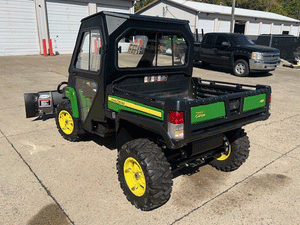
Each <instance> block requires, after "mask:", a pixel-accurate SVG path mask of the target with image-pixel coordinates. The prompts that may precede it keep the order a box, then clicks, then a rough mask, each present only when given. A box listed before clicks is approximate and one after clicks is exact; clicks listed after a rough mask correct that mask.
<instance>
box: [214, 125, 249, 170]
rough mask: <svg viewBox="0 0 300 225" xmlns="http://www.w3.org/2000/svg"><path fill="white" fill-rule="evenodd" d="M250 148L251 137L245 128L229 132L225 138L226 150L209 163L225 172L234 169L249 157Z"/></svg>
mask: <svg viewBox="0 0 300 225" xmlns="http://www.w3.org/2000/svg"><path fill="white" fill-rule="evenodd" d="M249 148H250V142H249V138H248V137H247V134H246V132H245V131H244V130H243V129H237V130H234V131H231V132H228V133H226V138H224V151H223V152H222V153H220V154H218V155H216V156H215V159H213V160H212V161H211V162H210V163H209V164H210V165H211V166H213V167H215V168H216V169H218V170H221V171H224V172H230V171H234V170H236V169H238V168H239V167H240V166H241V165H242V164H243V163H244V162H245V161H246V159H247V158H248V156H249Z"/></svg>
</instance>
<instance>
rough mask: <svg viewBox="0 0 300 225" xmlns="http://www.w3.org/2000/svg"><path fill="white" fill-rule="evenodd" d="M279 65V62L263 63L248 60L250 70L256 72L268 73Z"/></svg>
mask: <svg viewBox="0 0 300 225" xmlns="http://www.w3.org/2000/svg"><path fill="white" fill-rule="evenodd" d="M279 64H280V60H278V61H275V62H264V61H259V60H255V59H250V60H249V67H250V70H254V71H255V70H256V71H270V70H275V69H276V68H277V67H278V66H279Z"/></svg>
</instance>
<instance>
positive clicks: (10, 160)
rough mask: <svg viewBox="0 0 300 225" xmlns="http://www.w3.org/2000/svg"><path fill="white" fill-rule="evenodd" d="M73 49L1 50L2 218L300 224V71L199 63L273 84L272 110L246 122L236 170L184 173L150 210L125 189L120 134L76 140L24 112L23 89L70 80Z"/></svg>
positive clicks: (218, 76)
mask: <svg viewBox="0 0 300 225" xmlns="http://www.w3.org/2000/svg"><path fill="white" fill-rule="evenodd" d="M70 58H71V56H70V55H58V56H54V57H44V56H8V57H0V103H1V104H0V224H1V225H10V224H12V225H15V224H16V225H19V224H29V225H35V224H54V225H65V224H80V225H87V224H88V225H93V224H95V225H97V224H101V225H102V224H126V225H129V224H130V225H135V224H137V225H144V224H145V225H148V224H151V225H152V224H153V225H157V224H159V225H163V224H175V225H181V224H182V225H189V224H223V225H224V224H272V225H273V224H300V194H299V193H300V192H299V189H300V188H299V187H300V175H299V174H300V139H299V134H300V129H299V128H300V89H299V84H300V69H291V68H285V67H279V68H278V69H276V70H275V71H273V72H271V73H267V74H252V75H251V76H250V77H245V78H240V77H235V76H234V75H232V72H231V69H230V68H224V67H219V66H209V67H206V68H203V67H202V66H201V64H200V63H196V64H195V67H194V76H197V77H202V78H204V79H210V80H218V81H226V82H234V83H244V84H267V85H271V87H272V103H271V105H272V106H271V113H272V115H271V117H270V118H269V119H268V120H266V121H261V122H256V123H253V124H250V125H247V126H245V127H244V128H245V130H246V132H247V133H248V136H249V139H250V145H251V147H250V156H249V158H248V159H247V161H246V162H245V163H244V164H243V165H242V166H241V167H240V168H239V169H238V170H236V171H234V172H231V173H224V172H220V171H217V170H216V169H214V168H212V167H210V166H204V167H201V168H200V171H199V172H198V173H195V174H193V175H190V176H189V175H181V176H178V177H176V178H175V179H174V180H173V181H174V185H173V191H172V195H171V199H170V200H169V201H168V202H167V203H166V204H165V205H164V206H162V207H160V208H158V209H156V210H153V211H150V212H142V211H140V210H138V209H136V208H135V207H134V206H132V205H131V204H130V203H129V202H128V201H127V200H126V198H125V196H124V195H123V193H122V190H121V188H120V186H119V182H118V179H117V174H116V158H117V151H116V149H115V145H114V139H113V138H110V139H101V138H98V139H93V140H89V141H83V142H77V143H72V142H68V141H67V140H65V139H63V138H62V137H61V136H60V134H59V133H58V131H57V128H56V125H55V121H54V119H53V118H48V119H47V120H45V121H43V120H41V119H34V118H30V119H26V118H25V107H24V99H23V94H24V93H34V92H38V91H43V90H55V89H56V87H57V85H58V83H60V82H61V81H67V78H68V66H69V62H70Z"/></svg>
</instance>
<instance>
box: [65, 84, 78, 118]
mask: <svg viewBox="0 0 300 225" xmlns="http://www.w3.org/2000/svg"><path fill="white" fill-rule="evenodd" d="M64 93H65V96H66V97H67V98H68V99H69V100H70V102H71V106H72V112H73V117H74V118H79V110H78V102H77V96H76V92H75V89H74V88H72V87H65V88H64Z"/></svg>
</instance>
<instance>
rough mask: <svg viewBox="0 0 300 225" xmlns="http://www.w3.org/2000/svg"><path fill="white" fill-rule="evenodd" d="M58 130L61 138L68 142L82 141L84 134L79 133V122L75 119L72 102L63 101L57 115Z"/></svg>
mask: <svg viewBox="0 0 300 225" xmlns="http://www.w3.org/2000/svg"><path fill="white" fill-rule="evenodd" d="M55 122H56V126H57V129H58V131H59V133H60V134H61V136H63V138H64V139H66V140H68V141H73V142H75V141H80V140H81V139H82V135H83V134H82V132H81V133H79V121H78V120H77V119H76V118H74V117H73V112H72V106H71V102H70V101H62V102H61V103H60V104H59V105H58V107H57V109H56V115H55Z"/></svg>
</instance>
